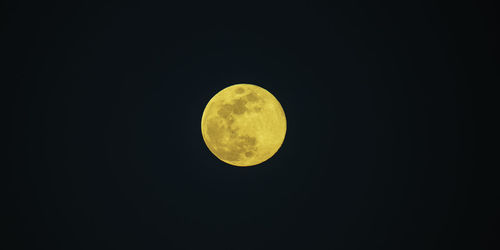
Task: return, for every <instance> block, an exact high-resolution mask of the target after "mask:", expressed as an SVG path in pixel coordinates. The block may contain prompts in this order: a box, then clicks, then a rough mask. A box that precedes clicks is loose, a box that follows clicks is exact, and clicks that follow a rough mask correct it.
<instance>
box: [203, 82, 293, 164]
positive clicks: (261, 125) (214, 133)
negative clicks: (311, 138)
mask: <svg viewBox="0 0 500 250" xmlns="http://www.w3.org/2000/svg"><path fill="white" fill-rule="evenodd" d="M201 133H202V135H203V140H204V141H205V144H207V147H208V149H209V150H210V151H211V152H212V153H213V154H214V155H215V156H216V157H217V158H219V159H220V160H221V161H223V162H226V163H228V164H231V165H234V166H238V167H248V166H253V165H257V164H259V163H262V162H264V161H266V160H268V159H269V158H271V157H272V156H273V155H274V154H275V153H276V152H277V151H278V149H279V148H280V147H281V144H283V140H284V139H285V134H286V118H285V112H284V111H283V108H282V107H281V105H280V103H279V102H278V100H277V99H276V98H275V97H274V96H273V95H272V94H271V93H269V92H268V91H267V90H265V89H263V88H261V87H259V86H257V85H253V84H235V85H231V86H229V87H227V88H225V89H223V90H221V91H220V92H219V93H217V94H216V95H215V96H214V97H212V99H210V101H209V102H208V104H207V106H206V107H205V110H204V111H203V116H202V118H201Z"/></svg>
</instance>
